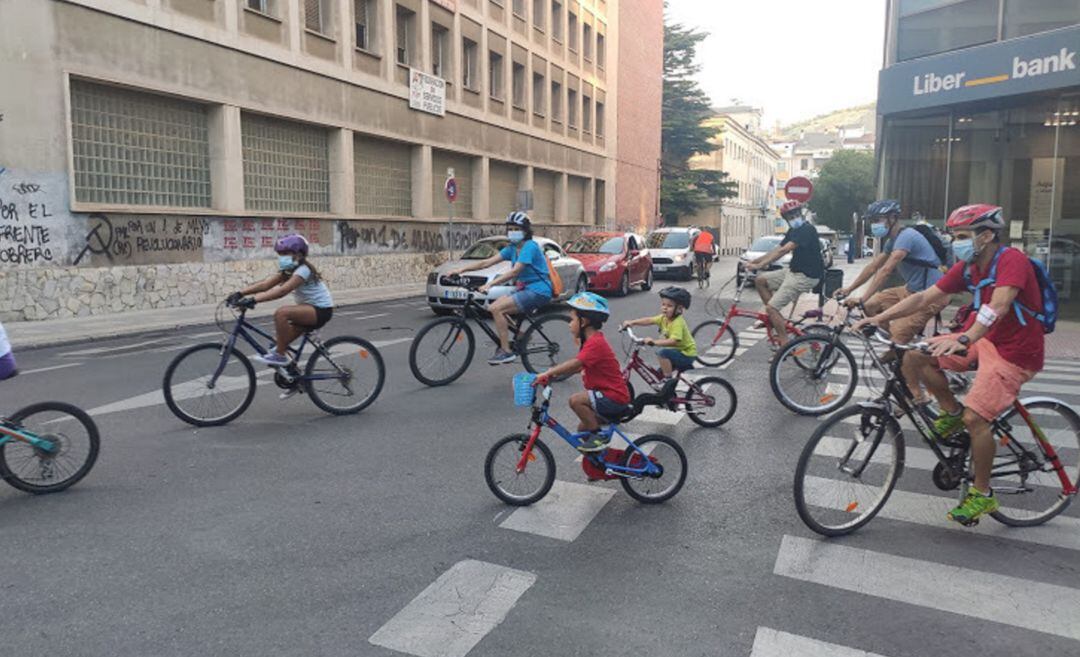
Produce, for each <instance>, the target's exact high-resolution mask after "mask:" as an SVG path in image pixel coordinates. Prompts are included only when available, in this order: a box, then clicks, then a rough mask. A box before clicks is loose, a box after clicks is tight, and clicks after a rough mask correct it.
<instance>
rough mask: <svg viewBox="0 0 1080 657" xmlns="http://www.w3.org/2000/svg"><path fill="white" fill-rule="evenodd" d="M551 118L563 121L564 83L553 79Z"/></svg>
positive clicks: (558, 121) (557, 121)
mask: <svg viewBox="0 0 1080 657" xmlns="http://www.w3.org/2000/svg"><path fill="white" fill-rule="evenodd" d="M551 120H552V121H554V122H555V123H562V85H561V84H559V83H558V82H556V81H554V80H552V81H551Z"/></svg>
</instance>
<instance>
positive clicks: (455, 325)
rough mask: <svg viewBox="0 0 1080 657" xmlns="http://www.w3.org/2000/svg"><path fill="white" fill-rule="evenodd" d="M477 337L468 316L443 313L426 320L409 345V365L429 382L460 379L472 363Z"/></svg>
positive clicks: (419, 378) (440, 384)
mask: <svg viewBox="0 0 1080 657" xmlns="http://www.w3.org/2000/svg"><path fill="white" fill-rule="evenodd" d="M475 352H476V338H474V337H473V332H472V329H471V328H469V324H468V322H467V321H465V319H463V318H461V317H443V318H442V319H436V320H435V321H433V322H430V323H429V324H427V325H426V326H425V327H424V328H422V329H420V332H419V333H417V334H416V338H415V339H414V340H413V341H412V344H411V345H410V346H409V369H410V370H412V373H413V376H415V377H416V380H417V381H419V382H420V383H423V384H424V385H428V386H444V385H446V384H448V383H452V382H454V381H456V380H457V379H458V377H460V376H461V375H462V374H464V373H465V370H466V369H468V368H469V364H470V363H472V359H473V354H474V353H475Z"/></svg>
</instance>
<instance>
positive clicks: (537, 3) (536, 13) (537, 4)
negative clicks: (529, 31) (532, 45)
mask: <svg viewBox="0 0 1080 657" xmlns="http://www.w3.org/2000/svg"><path fill="white" fill-rule="evenodd" d="M545 4H547V0H533V16H532V20H533V27H535V28H537V29H541V30H542V29H544V5H545Z"/></svg>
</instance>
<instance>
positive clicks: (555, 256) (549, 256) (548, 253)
mask: <svg viewBox="0 0 1080 657" xmlns="http://www.w3.org/2000/svg"><path fill="white" fill-rule="evenodd" d="M544 255H546V256H547V259H548V260H558V259H559V253H558V252H557V251H546V252H544Z"/></svg>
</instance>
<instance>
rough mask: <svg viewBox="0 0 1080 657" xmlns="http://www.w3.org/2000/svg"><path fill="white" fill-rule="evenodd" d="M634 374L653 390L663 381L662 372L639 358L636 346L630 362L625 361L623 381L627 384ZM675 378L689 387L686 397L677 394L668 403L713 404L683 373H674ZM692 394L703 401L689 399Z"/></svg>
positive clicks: (639, 348) (639, 352)
mask: <svg viewBox="0 0 1080 657" xmlns="http://www.w3.org/2000/svg"><path fill="white" fill-rule="evenodd" d="M635 372H636V373H637V375H638V376H640V377H641V378H642V380H643V381H645V383H646V384H648V386H649V387H650V388H652V389H653V390H659V388H660V383H661V382H663V380H664V372H663V371H662V370H661V369H660V368H658V367H653V366H651V365H649V364H648V363H646V362H645V359H644V358H642V357H641V347H638V346H636V345H635V346H634V350H633V351H631V352H630V360H629V361H627V363H626V366H625V367H623V371H622V374H623V380H624V381H626V382H627V383H629V382H630V375H631V374H633V373H635ZM675 376H676V378H677V379H679V381H680V382H683V383H686V384H687V385H688V386H689V389H688V390H687V396H686V397H681V396H679V395H678V394H676V395H675V396H674V397H672V398H671V402H670V403H671V404H686V403H698V402H699V401H709V403H710V405H711V404H712V403H713V402H712V401H711V399H712V398H711V397H709V396H708V395H705V394H704V393H702V392H701V391H700V390H699V389H698V388H697V386H695V385H694V382H693V381H690V380H689V379H687V378H685V377H684V376H683V372H676V373H675ZM694 392H698V393H699V394H702V395H703V396H704V397H705V399H703V400H697V401H695V400H694V399H693V398H692V397H690V395H691V394H692V393H694Z"/></svg>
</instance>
